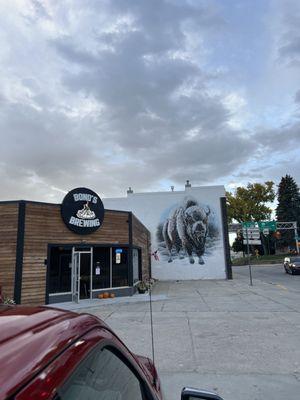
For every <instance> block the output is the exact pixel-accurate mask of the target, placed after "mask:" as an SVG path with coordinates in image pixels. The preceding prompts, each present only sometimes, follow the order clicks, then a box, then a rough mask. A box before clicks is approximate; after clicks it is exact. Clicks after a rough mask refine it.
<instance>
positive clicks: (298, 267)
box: [283, 257, 300, 275]
mask: <svg viewBox="0 0 300 400" xmlns="http://www.w3.org/2000/svg"><path fill="white" fill-rule="evenodd" d="M283 266H284V270H285V272H286V273H287V274H292V275H294V274H300V257H285V259H284V264H283Z"/></svg>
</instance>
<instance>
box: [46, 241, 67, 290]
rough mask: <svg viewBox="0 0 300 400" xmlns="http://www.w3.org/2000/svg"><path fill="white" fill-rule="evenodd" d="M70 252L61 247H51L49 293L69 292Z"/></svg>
mask: <svg viewBox="0 0 300 400" xmlns="http://www.w3.org/2000/svg"><path fill="white" fill-rule="evenodd" d="M71 261H72V250H71V249H66V248H63V247H52V248H51V253H50V265H49V268H50V281H49V293H63V292H70V291H71V272H72V268H71Z"/></svg>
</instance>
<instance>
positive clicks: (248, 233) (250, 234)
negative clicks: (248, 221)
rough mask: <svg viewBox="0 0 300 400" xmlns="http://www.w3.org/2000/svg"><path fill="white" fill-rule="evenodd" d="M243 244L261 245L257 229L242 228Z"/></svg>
mask: <svg viewBox="0 0 300 400" xmlns="http://www.w3.org/2000/svg"><path fill="white" fill-rule="evenodd" d="M247 239H248V240H247ZM243 243H244V244H249V245H252V244H261V240H260V231H259V228H243Z"/></svg>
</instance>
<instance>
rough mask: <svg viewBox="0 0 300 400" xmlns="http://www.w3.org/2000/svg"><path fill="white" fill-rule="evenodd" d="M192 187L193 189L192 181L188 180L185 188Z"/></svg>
mask: <svg viewBox="0 0 300 400" xmlns="http://www.w3.org/2000/svg"><path fill="white" fill-rule="evenodd" d="M190 187H192V185H191V184H190V181H189V180H187V181H186V182H185V188H190Z"/></svg>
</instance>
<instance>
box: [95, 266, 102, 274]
mask: <svg viewBox="0 0 300 400" xmlns="http://www.w3.org/2000/svg"><path fill="white" fill-rule="evenodd" d="M100 273H101V270H100V267H96V271H95V274H96V275H100Z"/></svg>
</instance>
